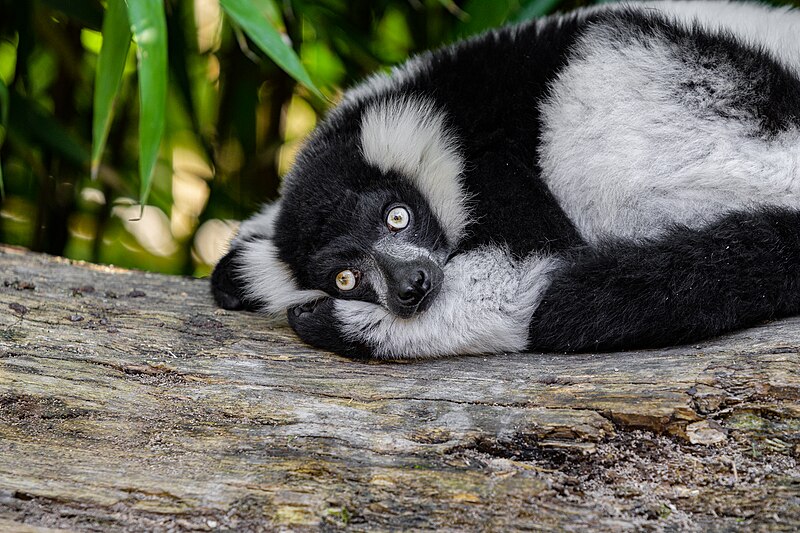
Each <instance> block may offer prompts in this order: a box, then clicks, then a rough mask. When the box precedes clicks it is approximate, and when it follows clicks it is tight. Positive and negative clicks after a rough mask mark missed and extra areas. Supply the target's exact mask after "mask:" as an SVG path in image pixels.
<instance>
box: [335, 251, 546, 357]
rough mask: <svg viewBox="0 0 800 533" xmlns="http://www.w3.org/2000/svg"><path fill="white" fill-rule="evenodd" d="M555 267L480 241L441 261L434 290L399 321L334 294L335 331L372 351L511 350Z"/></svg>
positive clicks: (521, 341)
mask: <svg viewBox="0 0 800 533" xmlns="http://www.w3.org/2000/svg"><path fill="white" fill-rule="evenodd" d="M557 266H558V260H557V259H554V258H551V257H538V256H533V257H530V258H528V259H526V260H524V261H519V260H515V259H514V258H512V257H511V256H510V254H509V253H508V252H507V251H506V250H505V249H503V248H499V247H484V248H480V249H477V250H474V251H472V252H470V253H467V254H463V255H458V256H456V257H454V258H453V259H451V260H450V261H449V262H448V263H447V265H446V266H445V269H444V274H445V275H444V284H443V286H442V289H441V292H440V293H439V296H438V297H437V298H436V300H434V302H433V303H432V304H431V307H430V308H429V309H428V310H427V311H425V312H424V313H421V314H420V315H417V316H414V317H413V318H410V319H401V318H398V317H396V316H394V315H392V314H390V313H389V312H388V311H387V310H386V309H384V308H383V307H381V306H378V305H375V304H372V303H368V302H359V301H354V300H337V301H336V310H335V313H334V314H335V316H336V318H337V319H338V320H339V322H340V323H341V324H342V332H343V334H344V335H345V336H346V337H348V338H349V339H350V340H352V341H355V342H359V343H362V344H366V345H368V346H370V347H371V348H373V350H374V354H375V356H377V357H385V358H416V357H426V356H427V357H430V356H431V355H438V356H444V355H458V354H481V353H500V352H517V351H521V350H523V349H525V345H526V342H527V338H528V324H529V323H530V320H531V316H532V315H533V313H534V311H536V307H537V306H538V305H539V302H540V300H541V297H542V294H543V293H544V291H545V290H546V288H547V286H548V284H549V280H550V274H551V273H552V272H553V271H554V270H555V269H556V267H557Z"/></svg>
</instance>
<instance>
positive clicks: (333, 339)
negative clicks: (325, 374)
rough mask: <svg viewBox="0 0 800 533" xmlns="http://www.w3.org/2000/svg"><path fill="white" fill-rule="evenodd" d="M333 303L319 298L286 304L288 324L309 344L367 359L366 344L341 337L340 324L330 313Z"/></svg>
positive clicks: (369, 352) (332, 313)
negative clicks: (299, 303)
mask: <svg viewBox="0 0 800 533" xmlns="http://www.w3.org/2000/svg"><path fill="white" fill-rule="evenodd" d="M334 305H335V300H334V299H333V298H323V299H320V300H314V301H312V302H306V303H304V304H301V305H297V306H294V307H290V308H289V309H288V310H287V313H286V314H287V317H288V319H289V325H290V326H291V327H292V329H293V330H294V331H295V333H297V335H298V336H299V337H300V338H301V339H302V340H303V341H305V342H306V343H308V344H310V345H311V346H314V347H316V348H321V349H323V350H329V351H331V352H336V353H338V354H340V355H344V356H346V357H352V358H354V359H368V358H370V357H371V356H372V354H371V351H370V349H369V347H367V346H365V345H363V344H358V343H354V342H351V341H348V340H346V339H345V338H344V336H343V333H342V324H341V323H340V322H339V320H338V319H337V318H336V316H334V312H333V311H334Z"/></svg>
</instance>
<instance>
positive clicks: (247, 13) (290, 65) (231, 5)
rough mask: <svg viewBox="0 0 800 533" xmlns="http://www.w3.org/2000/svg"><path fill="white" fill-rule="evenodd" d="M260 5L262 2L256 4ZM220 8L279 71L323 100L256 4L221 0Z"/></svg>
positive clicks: (290, 49)
mask: <svg viewBox="0 0 800 533" xmlns="http://www.w3.org/2000/svg"><path fill="white" fill-rule="evenodd" d="M258 4H263V2H258ZM220 5H221V6H222V8H223V9H224V10H225V13H227V14H228V16H229V17H231V18H232V19H233V20H234V22H236V24H238V25H239V26H240V27H241V28H242V30H244V32H245V33H246V34H247V36H248V37H250V39H252V40H253V42H254V43H256V45H258V47H259V48H260V49H261V50H262V51H263V52H264V53H265V54H267V55H268V56H269V57H270V58H271V59H272V60H273V61H274V62H275V63H276V64H277V65H278V66H279V67H280V68H282V69H283V70H284V71H285V72H286V73H288V74H289V75H290V76H291V77H293V78H294V79H295V80H297V81H298V82H300V83H302V84H303V85H305V86H306V87H307V88H308V90H310V91H311V92H312V93H314V94H315V95H316V96H317V97H319V98H322V99H324V98H325V97H324V96H323V95H322V93H321V92H320V90H319V89H318V88H317V87H316V86H315V85H314V83H313V82H312V81H311V78H310V77H309V75H308V72H306V69H305V68H304V67H303V65H302V63H300V58H299V57H297V54H296V53H295V52H294V50H293V49H292V47H291V46H289V45H288V44H287V43H286V42H285V41H284V40H283V38H282V37H281V34H280V33H279V32H278V30H276V29H275V26H273V25H272V24H271V23H270V21H269V19H268V17H267V15H265V14H264V13H263V12H262V11H260V10H259V7H263V6H260V5H257V3H256V2H255V1H251V0H220Z"/></svg>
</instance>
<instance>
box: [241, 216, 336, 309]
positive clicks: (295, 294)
mask: <svg viewBox="0 0 800 533" xmlns="http://www.w3.org/2000/svg"><path fill="white" fill-rule="evenodd" d="M279 209H280V201H277V202H274V203H272V204H267V205H265V206H264V207H263V208H262V209H261V212H259V213H258V214H257V215H255V216H253V217H252V218H250V219H249V220H247V221H246V222H244V223H243V224H242V226H241V227H240V228H239V233H238V234H237V235H236V238H235V239H234V240H233V242H232V243H231V246H232V247H236V248H239V249H240V250H241V255H240V256H239V259H238V260H237V265H238V266H239V269H238V270H237V273H236V275H237V276H238V277H239V279H240V280H241V281H242V282H243V283H244V290H245V294H246V295H247V297H248V298H249V299H251V300H253V301H256V302H259V303H260V304H261V306H262V307H261V310H262V311H264V312H266V313H272V314H279V313H283V312H284V311H286V309H287V308H289V307H291V306H294V305H299V304H302V303H305V302H310V301H311V300H316V299H317V298H320V297H322V296H325V293H324V292H322V291H316V290H300V289H298V288H297V282H296V280H295V279H294V276H293V275H292V272H291V270H290V269H289V266H288V265H287V264H286V263H284V262H283V261H281V260H280V259H279V257H278V249H277V248H276V247H275V244H274V243H273V242H272V240H271V239H272V237H273V235H274V232H275V230H274V226H275V219H276V218H277V216H278V211H279ZM247 239H252V240H247Z"/></svg>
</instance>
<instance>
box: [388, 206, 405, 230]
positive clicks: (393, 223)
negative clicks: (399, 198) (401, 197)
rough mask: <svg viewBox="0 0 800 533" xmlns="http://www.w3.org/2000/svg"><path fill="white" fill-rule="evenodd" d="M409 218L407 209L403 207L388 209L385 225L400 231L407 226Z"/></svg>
mask: <svg viewBox="0 0 800 533" xmlns="http://www.w3.org/2000/svg"><path fill="white" fill-rule="evenodd" d="M409 218H410V217H409V215H408V210H407V209H406V208H405V207H395V208H394V209H392V210H391V211H389V216H388V217H386V225H387V226H389V229H390V230H392V231H400V230H401V229H405V227H406V226H408V220H409Z"/></svg>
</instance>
